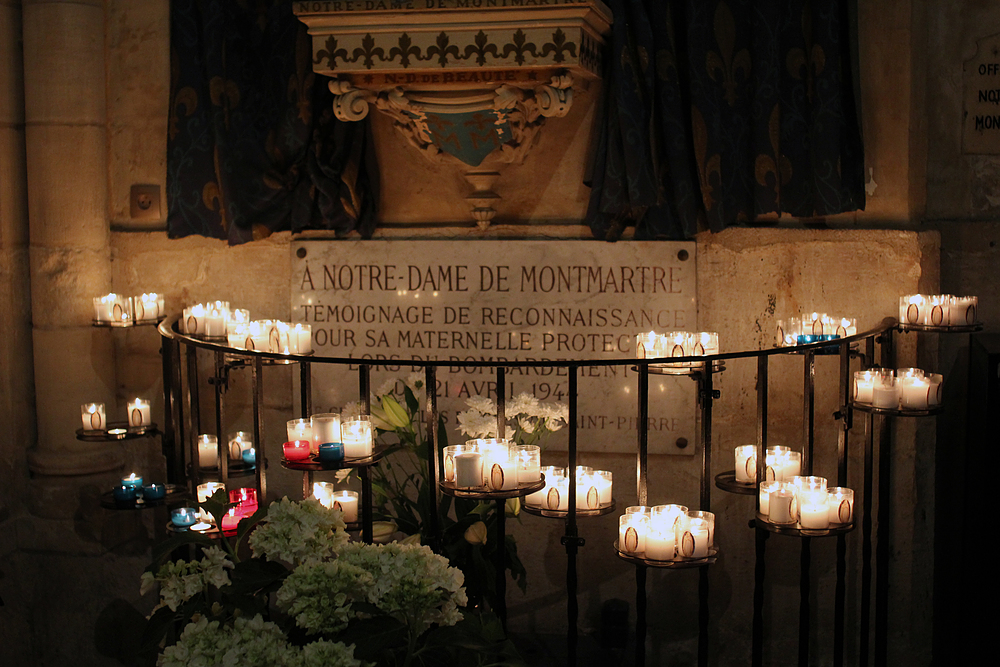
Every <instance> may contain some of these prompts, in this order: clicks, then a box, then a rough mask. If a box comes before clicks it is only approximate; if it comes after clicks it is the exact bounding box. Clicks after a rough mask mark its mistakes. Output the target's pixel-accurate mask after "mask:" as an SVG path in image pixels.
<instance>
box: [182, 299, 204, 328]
mask: <svg viewBox="0 0 1000 667" xmlns="http://www.w3.org/2000/svg"><path fill="white" fill-rule="evenodd" d="M205 315H206V313H205V306H203V305H202V304H200V303H199V304H197V305H194V306H190V307H188V308H185V309H184V316H183V318H182V320H181V321H182V322H183V325H184V333H186V334H189V335H200V334H203V333H205V331H204V329H205Z"/></svg>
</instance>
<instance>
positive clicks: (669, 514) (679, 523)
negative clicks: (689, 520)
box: [625, 504, 688, 543]
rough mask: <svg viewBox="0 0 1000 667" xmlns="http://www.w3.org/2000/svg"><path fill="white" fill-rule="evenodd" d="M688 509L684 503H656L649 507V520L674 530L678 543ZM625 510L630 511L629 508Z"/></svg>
mask: <svg viewBox="0 0 1000 667" xmlns="http://www.w3.org/2000/svg"><path fill="white" fill-rule="evenodd" d="M687 511H688V508H687V507H685V506H684V505H673V504H671V505H654V506H653V507H651V508H649V517H650V518H649V520H650V523H651V524H656V525H657V526H659V527H661V528H662V529H663V530H669V531H670V532H672V533H673V535H674V542H675V543H676V541H677V540H678V539H679V537H680V531H682V529H683V526H684V524H685V521H684V517H685V516H686V515H687ZM625 512H626V513H628V509H626V510H625Z"/></svg>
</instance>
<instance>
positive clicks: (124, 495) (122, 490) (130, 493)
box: [111, 484, 135, 503]
mask: <svg viewBox="0 0 1000 667" xmlns="http://www.w3.org/2000/svg"><path fill="white" fill-rule="evenodd" d="M111 495H112V497H114V499H115V500H116V501H118V502H127V503H132V502H134V501H135V488H134V487H132V486H128V485H127V484H116V485H115V486H114V487H112V488H111Z"/></svg>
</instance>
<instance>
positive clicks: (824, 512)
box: [799, 502, 830, 530]
mask: <svg viewBox="0 0 1000 667" xmlns="http://www.w3.org/2000/svg"><path fill="white" fill-rule="evenodd" d="M799 525H801V526H802V527H803V528H806V529H808V530H824V529H826V528H829V527H830V510H829V507H828V506H827V504H826V503H825V502H824V503H809V504H804V505H802V506H801V507H799Z"/></svg>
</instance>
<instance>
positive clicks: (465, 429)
mask: <svg viewBox="0 0 1000 667" xmlns="http://www.w3.org/2000/svg"><path fill="white" fill-rule="evenodd" d="M458 430H459V431H460V432H462V433H464V434H465V435H467V436H469V437H470V438H495V437H497V418H496V413H494V414H493V415H486V414H483V413H481V412H479V411H477V410H465V411H464V412H459V413H458Z"/></svg>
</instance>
